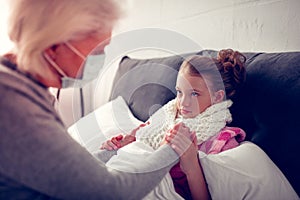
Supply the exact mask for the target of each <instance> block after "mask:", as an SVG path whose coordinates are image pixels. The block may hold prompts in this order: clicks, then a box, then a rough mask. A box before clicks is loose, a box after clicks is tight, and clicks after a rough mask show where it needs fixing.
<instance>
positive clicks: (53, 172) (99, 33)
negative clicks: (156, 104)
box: [0, 0, 188, 199]
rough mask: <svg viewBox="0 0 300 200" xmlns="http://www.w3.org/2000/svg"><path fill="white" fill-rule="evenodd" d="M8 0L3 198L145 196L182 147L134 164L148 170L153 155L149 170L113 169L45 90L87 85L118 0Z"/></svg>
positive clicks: (0, 114)
mask: <svg viewBox="0 0 300 200" xmlns="http://www.w3.org/2000/svg"><path fill="white" fill-rule="evenodd" d="M10 3H11V13H10V14H11V15H10V21H9V23H8V24H9V36H10V38H11V40H12V41H13V42H14V44H15V50H14V52H13V53H12V54H10V56H6V57H5V56H4V57H2V58H1V65H0V91H1V99H0V198H1V199H52V198H53V199H129V198H131V199H140V198H142V197H143V196H145V195H146V194H147V193H148V192H149V191H151V190H152V189H153V188H154V187H155V185H157V183H159V181H160V180H161V179H162V177H163V176H164V175H165V174H166V173H167V172H168V171H169V170H170V168H171V167H172V165H174V164H175V162H176V160H177V159H178V154H177V153H178V152H177V153H175V151H174V150H173V149H172V148H171V147H170V145H168V144H166V145H164V146H162V147H161V148H160V149H158V150H157V151H156V152H155V153H154V154H153V156H151V158H147V159H146V160H145V162H143V163H141V164H138V165H137V166H136V169H137V171H143V170H144V168H147V167H148V166H147V164H150V163H151V164H152V167H153V170H149V169H147V171H148V173H126V172H120V171H116V170H112V169H108V168H106V166H105V164H104V162H102V161H101V160H99V159H97V158H98V157H96V156H93V155H91V154H90V153H89V152H87V151H86V150H85V149H84V148H83V147H81V146H80V145H79V144H77V143H76V142H75V141H74V140H73V139H72V138H71V137H70V136H69V135H68V133H67V131H66V127H65V126H64V124H63V122H62V120H61V118H60V116H59V115H58V114H57V112H56V111H55V109H54V106H53V104H54V98H53V96H52V95H51V94H50V93H49V92H48V88H49V87H55V88H65V87H73V86H74V84H75V85H76V86H82V84H84V83H86V82H88V81H90V80H92V79H93V77H88V76H87V75H97V74H98V72H97V68H95V66H94V65H88V62H86V59H87V60H88V58H89V56H88V54H89V53H90V52H91V51H92V50H93V49H94V48H95V47H97V51H96V52H97V53H98V54H97V55H93V56H95V58H97V59H96V60H97V63H99V65H100V63H101V62H103V59H104V57H103V56H101V53H102V54H103V49H104V47H105V46H106V45H107V44H108V43H109V41H110V37H111V32H112V28H113V25H114V24H115V22H116V21H117V19H118V18H119V16H120V13H121V9H120V7H119V5H118V4H117V3H116V2H115V1H113V0H88V1H87V0H76V1H75V0H74V1H70V0H42V1H41V0H14V1H11V2H10ZM99 53H100V54H99ZM100 67H101V66H100ZM187 132H188V130H183V131H181V132H180V131H178V133H179V134H181V133H187ZM108 156H111V155H108ZM100 158H102V159H104V158H103V157H100ZM162 162H163V163H162ZM132 188H134V189H132Z"/></svg>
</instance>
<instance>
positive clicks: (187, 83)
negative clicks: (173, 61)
mask: <svg viewBox="0 0 300 200" xmlns="http://www.w3.org/2000/svg"><path fill="white" fill-rule="evenodd" d="M176 86H177V87H184V88H187V89H188V88H191V89H198V90H200V89H201V90H203V89H207V85H206V83H205V80H204V79H203V78H202V77H201V76H191V75H189V74H186V73H180V74H178V77H177V82H176Z"/></svg>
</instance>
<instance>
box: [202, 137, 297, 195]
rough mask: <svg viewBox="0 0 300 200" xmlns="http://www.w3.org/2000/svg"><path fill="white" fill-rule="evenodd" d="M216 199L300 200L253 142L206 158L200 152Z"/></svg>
mask: <svg viewBox="0 0 300 200" xmlns="http://www.w3.org/2000/svg"><path fill="white" fill-rule="evenodd" d="M199 156H200V160H201V165H202V167H203V171H204V174H205V179H206V181H207V184H208V188H209V191H210V194H211V197H212V199H216V200H218V199H221V200H223V199H245V200H246V199H249V200H250V199H251V200H252V199H264V200H268V199H270V200H277V199H278V200H281V199H290V200H294V199H295V200H296V199H299V197H298V196H297V194H296V192H295V190H294V189H293V188H292V186H291V185H290V183H289V182H288V180H287V179H286V177H285V176H284V175H283V174H282V172H281V171H280V170H279V168H278V167H277V166H276V165H275V164H274V163H273V162H272V160H271V159H270V158H269V157H268V156H267V155H266V154H265V152H264V151H263V150H261V149H260V148H259V147H258V146H257V145H255V144H254V143H251V142H244V143H241V145H240V146H238V147H236V148H233V149H230V150H227V151H223V152H221V153H219V154H209V155H206V154H204V153H202V152H199Z"/></svg>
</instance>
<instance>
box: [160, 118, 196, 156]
mask: <svg viewBox="0 0 300 200" xmlns="http://www.w3.org/2000/svg"><path fill="white" fill-rule="evenodd" d="M194 135H195V134H194ZM192 137H193V134H192V133H191V132H190V129H189V128H188V127H186V126H185V125H184V124H183V123H182V122H180V123H178V124H175V126H174V127H173V128H172V129H171V130H169V131H168V132H167V134H166V135H165V138H164V140H165V142H166V143H169V144H170V145H171V147H172V148H173V149H174V151H176V153H177V154H178V155H179V156H181V155H182V154H183V153H184V152H185V151H186V150H187V149H188V148H189V146H190V145H191V144H192V141H193V139H194V138H192Z"/></svg>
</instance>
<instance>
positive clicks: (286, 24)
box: [0, 0, 300, 125]
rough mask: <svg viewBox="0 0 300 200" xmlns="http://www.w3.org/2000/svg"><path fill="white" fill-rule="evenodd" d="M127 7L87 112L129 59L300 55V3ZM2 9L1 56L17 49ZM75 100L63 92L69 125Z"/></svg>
mask: <svg viewBox="0 0 300 200" xmlns="http://www.w3.org/2000/svg"><path fill="white" fill-rule="evenodd" d="M3 1H4V0H0V2H1V4H2V2H3ZM127 1H128V4H127V16H125V17H124V18H123V19H122V20H121V21H120V24H119V25H118V26H117V27H116V28H115V30H114V37H113V39H112V42H111V45H110V46H108V48H107V49H106V54H107V60H106V68H105V70H103V73H102V74H101V76H100V78H99V80H98V82H95V83H94V84H93V85H91V86H89V87H87V88H86V89H85V95H87V98H86V99H85V103H86V112H90V111H91V110H93V109H95V108H96V107H98V106H100V105H102V104H104V103H105V102H106V101H107V99H108V96H109V87H110V86H111V84H112V80H113V77H114V72H115V70H116V67H117V63H118V62H119V59H120V58H121V57H122V56H123V55H126V54H129V55H131V56H133V57H142V58H144V57H153V56H161V55H169V54H172V53H183V52H190V51H197V50H201V49H215V50H219V49H222V48H233V49H236V50H240V51H263V52H283V51H300V37H299V35H300V12H299V10H300V0H127ZM2 5H3V6H2ZM2 5H1V6H0V13H1V16H0V18H1V19H0V20H1V21H0V23H1V24H0V25H1V26H0V27H1V33H0V42H1V45H0V53H4V52H5V51H6V50H7V49H9V48H10V47H11V44H10V43H9V42H8V40H7V36H6V33H4V31H6V30H5V29H3V28H2V27H4V26H6V24H5V23H6V22H5V20H4V17H3V16H5V15H6V13H7V11H6V8H5V6H4V4H2ZM146 28H157V29H155V31H156V33H161V34H153V33H152V32H151V29H146ZM160 29H161V32H159V30H160ZM3 30H4V31H3ZM139 31H140V32H139ZM137 32H139V34H137ZM164 33H167V35H170V37H168V36H165V35H164ZM161 35H164V36H163V37H160V36H161ZM171 41H172V42H171ZM149 42H150V43H151V42H152V43H151V44H149ZM173 48H174V49H173ZM94 88H96V89H94ZM74 98H75V99H76V98H77V97H75V95H73V91H72V90H68V91H63V92H62V101H61V107H62V114H63V117H64V119H65V121H66V124H67V125H69V124H71V123H73V121H74V120H77V119H78V116H77V115H78V114H75V115H76V116H77V117H74V116H73V115H74V112H75V113H78V110H79V109H77V108H76V107H77V104H76V102H78V100H75V101H74ZM74 102H75V103H74ZM74 109H75V110H76V111H74Z"/></svg>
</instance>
